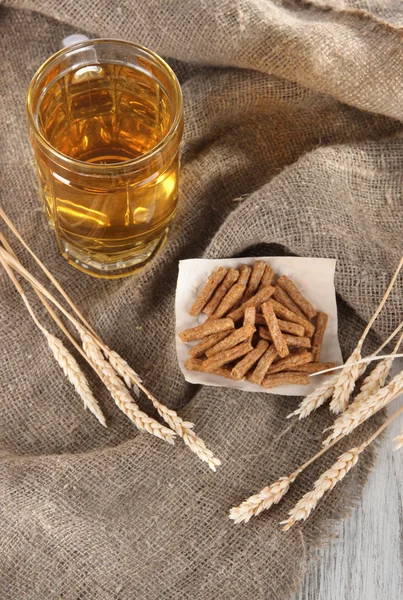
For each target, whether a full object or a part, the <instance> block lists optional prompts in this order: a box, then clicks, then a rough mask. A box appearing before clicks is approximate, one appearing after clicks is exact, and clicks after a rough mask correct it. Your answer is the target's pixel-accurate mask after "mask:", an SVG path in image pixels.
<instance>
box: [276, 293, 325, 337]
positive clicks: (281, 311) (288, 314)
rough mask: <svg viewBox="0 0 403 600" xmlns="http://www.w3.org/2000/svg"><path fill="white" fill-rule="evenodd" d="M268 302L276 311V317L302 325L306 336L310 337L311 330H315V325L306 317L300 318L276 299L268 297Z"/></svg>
mask: <svg viewBox="0 0 403 600" xmlns="http://www.w3.org/2000/svg"><path fill="white" fill-rule="evenodd" d="M269 302H270V304H271V305H272V307H273V310H274V312H275V313H276V315H277V317H281V318H282V319H285V320H286V321H292V322H293V323H298V325H302V327H303V328H304V329H305V333H306V335H307V336H308V337H311V336H312V335H313V332H314V331H315V327H314V326H313V325H312V323H310V322H309V321H308V320H307V319H305V318H302V317H300V316H299V315H296V314H295V313H293V312H292V311H291V310H288V308H285V306H283V305H282V304H280V303H279V302H277V301H276V300H273V299H272V298H270V300H269Z"/></svg>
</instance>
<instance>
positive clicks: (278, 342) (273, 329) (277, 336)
mask: <svg viewBox="0 0 403 600" xmlns="http://www.w3.org/2000/svg"><path fill="white" fill-rule="evenodd" d="M262 313H263V316H264V318H265V320H266V324H267V327H268V329H269V331H270V336H271V339H272V340H273V344H274V345H275V347H276V350H277V354H278V355H279V356H281V358H284V356H287V354H289V353H290V351H289V349H288V346H287V343H286V341H285V339H284V336H283V334H282V333H281V330H280V327H279V324H278V322H277V317H276V315H275V314H274V310H273V307H272V305H271V304H269V303H268V302H264V303H263V304H262Z"/></svg>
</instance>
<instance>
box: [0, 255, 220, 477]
mask: <svg viewBox="0 0 403 600" xmlns="http://www.w3.org/2000/svg"><path fill="white" fill-rule="evenodd" d="M25 246H26V245H25ZM30 252H31V254H32V255H34V253H33V252H32V251H30ZM0 256H2V249H1V248H0ZM3 258H4V260H5V261H7V262H8V263H9V264H11V266H12V267H13V268H14V269H15V270H17V271H18V272H19V273H20V274H21V275H22V276H23V277H24V278H25V279H27V280H28V281H29V282H30V283H31V285H32V286H33V287H34V289H35V290H36V291H37V292H39V294H40V295H41V297H42V298H43V297H45V298H47V299H48V300H49V301H50V302H51V303H52V304H54V305H55V306H56V307H57V308H58V309H59V310H60V311H61V312H62V314H63V315H64V316H65V317H66V318H67V319H69V320H70V322H71V323H72V324H73V325H74V326H75V328H76V329H77V330H78V331H80V330H82V328H83V326H82V324H81V323H80V322H79V321H77V319H76V318H75V317H73V316H72V315H71V314H70V313H69V312H68V311H66V309H65V308H64V307H63V306H62V305H61V304H60V303H59V302H58V301H57V300H56V299H55V298H54V296H53V295H52V294H50V292H48V290H47V289H46V288H45V287H44V286H43V285H42V284H41V283H40V282H39V281H38V280H37V279H35V277H33V276H32V275H31V273H29V271H27V270H26V269H25V268H24V267H23V266H22V265H21V263H19V261H18V260H17V259H16V257H14V256H12V255H11V254H10V253H4V254H3ZM37 262H38V264H40V265H41V264H42V263H41V262H40V261H39V259H38V260H37ZM71 302H72V301H70V304H71ZM77 311H78V309H77V310H76V312H77ZM78 312H79V311H78ZM53 316H54V313H53ZM54 318H55V317H54ZM81 320H82V321H83V320H84V321H85V319H84V318H83V317H82V316H81ZM58 322H59V325H60V321H58ZM61 326H62V325H61ZM63 330H64V332H65V333H66V335H69V333H68V332H67V331H66V329H65V328H64V329H63ZM92 331H93V330H91V335H92V340H93V342H94V343H95V344H97V345H98V347H99V348H100V349H101V350H102V352H103V353H104V354H105V356H106V357H107V358H108V360H109V362H110V365H111V366H112V368H113V369H114V370H115V371H116V373H117V374H118V375H119V376H120V377H122V378H124V381H125V383H126V385H127V386H128V387H129V388H130V387H131V386H132V385H133V386H134V390H135V391H136V390H137V389H141V390H142V391H143V392H144V394H145V395H146V396H147V397H148V398H149V399H150V400H151V402H152V404H153V405H154V407H155V408H156V409H157V411H158V413H159V414H160V416H161V417H162V418H163V419H164V420H165V422H166V423H167V424H168V425H169V426H170V427H172V429H173V430H174V431H175V432H176V433H177V434H178V435H179V436H180V437H182V438H183V440H184V442H185V444H186V445H187V446H188V447H189V448H190V450H192V451H193V452H194V453H195V454H196V455H197V456H198V457H199V458H200V459H201V460H203V461H204V462H207V463H208V465H209V466H210V468H211V469H212V470H213V471H215V470H216V467H217V466H219V465H220V464H221V461H220V459H219V458H217V457H215V456H214V455H213V453H212V452H211V450H209V449H208V448H207V447H206V445H205V443H204V441H203V440H202V439H200V438H199V437H198V436H197V435H196V434H195V433H194V432H193V431H191V429H192V427H194V425H193V423H190V422H188V421H183V420H182V419H181V417H179V415H177V413H176V412H175V411H174V410H172V409H169V408H168V407H167V406H165V405H164V404H162V403H161V402H159V401H158V400H157V399H156V398H155V397H154V396H153V395H152V394H151V393H150V392H149V391H148V390H147V389H146V388H145V387H144V385H143V384H142V381H141V379H140V377H139V376H138V375H137V373H136V372H135V371H134V370H133V369H132V368H131V367H130V366H129V365H128V364H127V362H126V361H125V360H124V359H123V358H122V357H121V356H120V355H119V354H118V353H117V352H115V351H113V350H110V349H109V348H108V347H107V346H106V345H105V344H104V343H103V342H102V340H101V339H100V338H99V336H97V335H96V334H92ZM73 343H74V341H73ZM79 350H80V351H81V352H82V349H81V348H80V347H79ZM84 356H85V358H86V359H87V360H88V361H89V362H90V364H91V365H92V366H93V368H94V369H95V370H96V371H97V366H96V365H95V364H94V363H93V362H92V361H91V360H90V358H89V357H88V356H87V355H86V354H85V353H84ZM105 362H106V361H105ZM97 372H98V375H99V376H100V377H101V379H102V380H103V377H102V374H101V373H100V372H99V371H97Z"/></svg>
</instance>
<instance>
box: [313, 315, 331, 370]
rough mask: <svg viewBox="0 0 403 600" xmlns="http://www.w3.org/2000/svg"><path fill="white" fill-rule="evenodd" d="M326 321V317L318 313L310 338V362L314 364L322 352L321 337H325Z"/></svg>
mask: <svg viewBox="0 0 403 600" xmlns="http://www.w3.org/2000/svg"><path fill="white" fill-rule="evenodd" d="M327 321H328V316H327V314H326V313H323V312H320V313H318V318H317V319H316V327H315V332H314V334H313V338H312V357H313V359H312V360H313V361H314V362H317V361H318V360H319V359H320V352H321V350H322V344H323V336H324V335H325V331H326V326H327Z"/></svg>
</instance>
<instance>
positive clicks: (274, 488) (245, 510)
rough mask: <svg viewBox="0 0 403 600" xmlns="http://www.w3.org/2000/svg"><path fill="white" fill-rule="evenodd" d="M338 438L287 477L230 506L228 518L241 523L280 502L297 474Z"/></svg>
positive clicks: (335, 441)
mask: <svg viewBox="0 0 403 600" xmlns="http://www.w3.org/2000/svg"><path fill="white" fill-rule="evenodd" d="M340 439H341V438H337V440H334V442H332V443H331V444H330V445H329V446H328V447H327V448H322V449H321V450H319V452H317V453H316V454H315V455H314V456H312V457H311V458H310V459H309V460H307V461H306V462H305V463H304V464H303V465H301V466H300V467H299V468H298V469H297V470H296V471H294V472H293V473H292V474H291V475H290V476H289V477H280V479H279V480H278V481H275V482H274V483H272V484H271V485H268V486H266V487H265V488H263V489H262V490H261V491H260V492H259V493H258V494H255V495H254V496H250V498H247V499H246V500H244V501H243V502H242V503H241V504H240V505H239V506H234V507H233V508H231V510H230V519H232V520H233V521H235V523H241V522H242V521H244V522H248V521H249V519H250V518H251V517H253V516H256V515H258V514H259V513H261V512H262V510H267V509H269V508H270V507H271V506H272V505H273V504H277V503H278V502H280V500H281V498H282V497H283V496H284V495H285V494H286V493H287V492H288V489H289V487H290V485H291V484H292V483H294V481H295V480H296V478H297V477H298V475H299V474H300V473H302V471H304V470H305V469H306V468H307V467H309V465H311V464H312V463H313V462H315V460H317V459H318V458H320V457H321V456H322V455H323V454H325V452H327V451H328V450H329V449H330V448H331V447H332V446H334V445H335V444H336V443H337V442H338V441H339V440H340Z"/></svg>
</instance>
